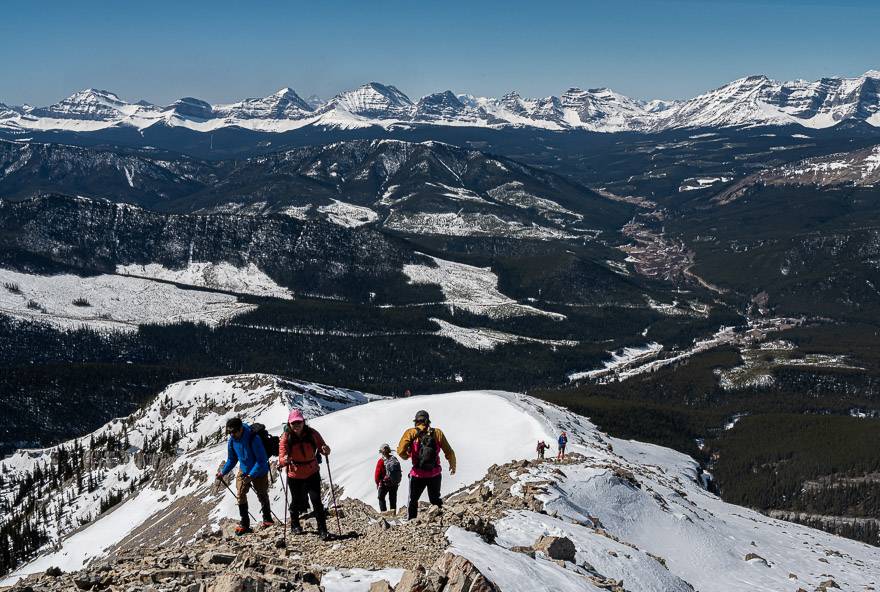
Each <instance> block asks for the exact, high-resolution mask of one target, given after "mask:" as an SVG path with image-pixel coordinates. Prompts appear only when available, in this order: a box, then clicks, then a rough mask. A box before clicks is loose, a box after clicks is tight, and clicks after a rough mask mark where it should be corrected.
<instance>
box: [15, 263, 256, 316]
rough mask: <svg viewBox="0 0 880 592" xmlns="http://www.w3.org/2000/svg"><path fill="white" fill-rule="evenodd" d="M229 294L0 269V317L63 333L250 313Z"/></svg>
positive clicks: (247, 306) (138, 280)
mask: <svg viewBox="0 0 880 592" xmlns="http://www.w3.org/2000/svg"><path fill="white" fill-rule="evenodd" d="M254 308H255V307H254V306H253V305H251V304H244V303H242V302H239V301H238V299H237V298H236V297H235V296H233V295H231V294H221V293H218V292H207V291H202V290H184V289H181V288H178V287H177V286H174V285H171V284H168V283H164V282H157V281H152V280H148V279H141V278H133V277H125V276H120V275H98V276H90V277H80V276H77V275H70V274H61V275H52V276H46V275H32V274H26V273H18V272H16V271H10V270H8V269H0V313H5V314H8V315H10V316H13V317H17V318H24V319H29V320H33V321H38V322H43V323H49V324H51V325H54V326H56V327H61V328H65V329H76V328H79V327H90V328H93V329H102V330H116V331H136V330H137V326H138V325H142V324H147V323H162V324H167V323H177V322H194V323H207V324H209V325H216V324H218V323H221V322H223V321H225V320H227V319H229V318H232V317H234V316H236V315H238V314H241V313H244V312H247V311H249V310H253V309H254Z"/></svg>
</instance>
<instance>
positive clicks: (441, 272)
mask: <svg viewBox="0 0 880 592" xmlns="http://www.w3.org/2000/svg"><path fill="white" fill-rule="evenodd" d="M425 257H428V256H427V255H425ZM428 258H429V259H431V260H432V261H433V262H434V265H433V266H429V265H420V264H407V265H404V266H403V273H405V274H406V276H407V277H408V278H409V281H410V283H413V284H436V285H438V286H440V289H441V290H443V296H444V297H445V298H446V302H448V303H449V304H450V305H452V306H453V307H456V308H462V309H464V310H466V311H468V312H472V313H474V314H483V315H487V316H489V317H490V318H507V317H520V316H526V315H544V316H549V317H552V318H554V319H564V318H565V315H561V314H559V313H554V312H547V311H543V310H540V309H538V308H535V307H533V306H527V305H524V304H520V303H518V302H517V301H516V300H513V299H512V298H509V297H507V296H505V295H504V294H502V293H501V292H499V291H498V276H497V275H495V274H494V273H492V270H491V268H489V267H475V266H473V265H466V264H464V263H456V262H454V261H447V260H445V259H439V258H437V257H428Z"/></svg>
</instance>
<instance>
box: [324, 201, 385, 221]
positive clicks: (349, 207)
mask: <svg viewBox="0 0 880 592" xmlns="http://www.w3.org/2000/svg"><path fill="white" fill-rule="evenodd" d="M318 211H319V212H321V213H322V214H324V215H326V216H327V219H328V220H330V221H331V222H333V223H334V224H338V225H339V226H344V227H345V228H357V227H358V226H363V225H365V224H370V223H371V222H375V221H376V220H378V219H379V214H377V213H376V212H374V211H373V210H371V209H370V208H365V207H363V206H356V205H354V204H350V203H346V202H344V201H339V200H336V199H334V200H333V203H332V204H330V205H328V206H320V207H319V208H318Z"/></svg>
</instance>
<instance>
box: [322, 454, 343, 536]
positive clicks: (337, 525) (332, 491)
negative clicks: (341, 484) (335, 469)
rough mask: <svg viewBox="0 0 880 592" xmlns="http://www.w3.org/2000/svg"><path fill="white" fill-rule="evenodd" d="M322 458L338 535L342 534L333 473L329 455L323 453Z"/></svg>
mask: <svg viewBox="0 0 880 592" xmlns="http://www.w3.org/2000/svg"><path fill="white" fill-rule="evenodd" d="M324 458H325V459H327V477H328V478H329V479H330V495H331V496H332V498H333V511H334V512H336V530H338V531H339V536H342V525H341V524H339V506H337V505H336V491H335V489H334V488H333V473H331V472H330V457H329V456H328V455H326V454H325V455H324Z"/></svg>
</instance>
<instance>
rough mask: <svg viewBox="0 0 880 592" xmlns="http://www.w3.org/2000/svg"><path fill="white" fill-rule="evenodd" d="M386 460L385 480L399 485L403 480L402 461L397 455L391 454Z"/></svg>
mask: <svg viewBox="0 0 880 592" xmlns="http://www.w3.org/2000/svg"><path fill="white" fill-rule="evenodd" d="M384 462H385V480H387V481H388V482H389V483H391V484H393V485H398V484H399V483H400V482H401V481H402V480H403V471H401V470H400V461H398V460H397V457H395V456H393V455H392V456H389V457H388V458H386V459H385V460H384Z"/></svg>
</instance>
